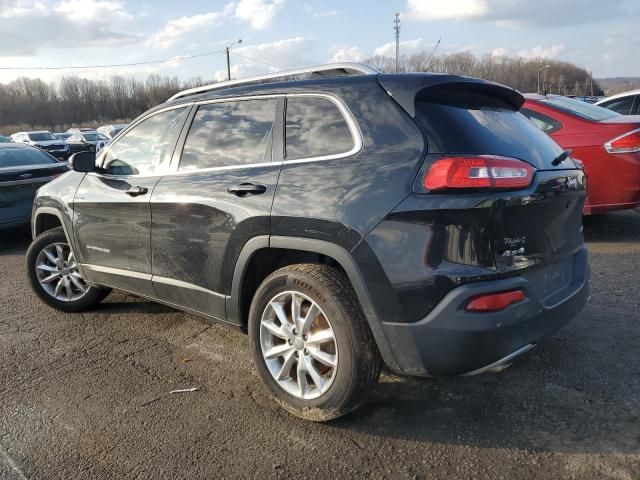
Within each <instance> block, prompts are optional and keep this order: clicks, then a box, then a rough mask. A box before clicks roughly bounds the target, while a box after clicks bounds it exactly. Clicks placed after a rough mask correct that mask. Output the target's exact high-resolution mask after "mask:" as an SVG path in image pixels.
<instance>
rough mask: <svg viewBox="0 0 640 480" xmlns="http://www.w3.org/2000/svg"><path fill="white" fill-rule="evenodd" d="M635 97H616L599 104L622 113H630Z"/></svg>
mask: <svg viewBox="0 0 640 480" xmlns="http://www.w3.org/2000/svg"><path fill="white" fill-rule="evenodd" d="M634 99H635V97H633V96H631V95H630V96H628V97H624V98H618V99H616V100H610V101H608V102H604V103H601V104H600V106H601V107H604V108H608V109H609V110H613V111H614V112H618V113H620V114H622V115H630V114H631V107H633V100H634Z"/></svg>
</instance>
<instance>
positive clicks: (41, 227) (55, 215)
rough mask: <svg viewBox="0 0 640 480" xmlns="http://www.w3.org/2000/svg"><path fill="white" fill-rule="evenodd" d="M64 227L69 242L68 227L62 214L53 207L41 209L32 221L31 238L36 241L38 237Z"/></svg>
mask: <svg viewBox="0 0 640 480" xmlns="http://www.w3.org/2000/svg"><path fill="white" fill-rule="evenodd" d="M58 227H62V228H63V230H64V233H65V235H66V236H67V240H69V233H68V232H67V227H66V225H65V223H64V220H63V218H62V214H61V213H60V212H59V211H58V210H56V209H55V208H51V207H39V208H38V209H37V210H36V211H35V212H33V220H32V221H31V236H32V237H33V238H34V239H35V238H36V237H37V236H38V235H40V234H41V233H43V232H46V231H47V230H53V229H54V228H58Z"/></svg>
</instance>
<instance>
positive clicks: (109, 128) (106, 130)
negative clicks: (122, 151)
mask: <svg viewBox="0 0 640 480" xmlns="http://www.w3.org/2000/svg"><path fill="white" fill-rule="evenodd" d="M126 127H127V124H126V123H120V124H116V125H103V126H102V127H99V128H98V129H97V130H96V131H97V132H98V133H101V134H103V135H104V136H105V137H107V138H109V140H111V139H112V138H113V137H115V136H116V135H117V134H119V133H120V132H121V131H122V130H124V129H125V128H126Z"/></svg>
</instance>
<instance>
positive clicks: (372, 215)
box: [27, 64, 588, 421]
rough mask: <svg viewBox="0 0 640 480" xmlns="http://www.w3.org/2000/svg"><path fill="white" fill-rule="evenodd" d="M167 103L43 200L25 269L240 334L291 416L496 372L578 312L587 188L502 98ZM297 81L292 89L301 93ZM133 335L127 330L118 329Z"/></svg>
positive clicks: (410, 78)
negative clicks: (418, 381) (411, 379)
mask: <svg viewBox="0 0 640 480" xmlns="http://www.w3.org/2000/svg"><path fill="white" fill-rule="evenodd" d="M279 77H285V78H267V77H257V78H253V79H248V80H244V81H241V82H235V81H232V82H223V83H221V84H215V85H211V86H207V87H201V88H197V89H193V90H189V91H185V92H181V93H179V94H177V95H175V96H174V97H172V98H171V99H170V100H169V101H167V102H166V103H165V104H162V105H160V106H158V107H157V108H154V109H152V110H150V111H148V112H146V113H144V114H143V115H142V116H141V117H139V118H138V119H137V120H135V121H134V122H132V123H131V124H130V125H129V126H128V127H127V128H126V130H125V131H123V132H122V133H121V134H120V135H119V136H118V137H117V138H116V139H115V140H114V141H113V142H112V143H110V144H109V145H108V146H107V147H106V148H105V149H104V150H103V151H101V152H100V153H99V155H98V156H97V158H95V157H94V156H93V155H92V154H90V153H88V152H84V153H79V154H76V155H75V156H74V157H73V160H72V163H73V168H74V171H72V172H69V173H67V174H65V175H63V176H62V177H60V178H58V179H57V180H55V181H54V182H52V183H50V184H48V185H47V186H45V187H43V188H41V189H40V191H39V192H38V195H37V197H36V199H35V204H34V211H33V236H34V242H33V244H32V245H31V247H30V249H29V251H28V254H27V271H28V274H29V277H30V280H31V284H32V286H33V289H34V291H35V292H36V293H37V294H38V295H39V296H40V298H42V299H43V300H44V301H45V302H47V303H48V304H49V305H51V306H53V307H55V308H58V309H61V310H64V311H68V312H74V311H80V310H84V309H87V308H91V307H94V306H95V305H96V304H97V303H98V302H100V301H101V300H102V299H104V298H105V297H106V296H107V295H108V293H109V289H110V288H118V289H122V290H126V291H128V292H132V293H134V294H137V295H140V296H142V297H146V298H149V299H152V300H155V301H158V302H162V303H164V304H167V305H170V306H173V307H176V308H179V309H182V310H185V311H188V312H192V313H194V314H197V315H201V316H203V317H205V318H207V319H209V320H212V321H215V322H221V323H224V324H226V325H229V326H231V327H234V328H237V329H239V330H241V331H243V332H248V334H249V336H250V345H251V350H252V354H253V358H254V360H255V364H256V368H257V370H258V372H259V374H260V376H261V378H262V380H263V381H264V383H265V385H266V386H267V388H268V389H269V390H270V391H271V393H272V394H273V395H274V397H275V398H276V399H277V401H278V402H279V403H280V404H281V405H282V406H283V407H284V408H285V409H287V410H288V411H290V412H292V413H293V414H295V415H298V416H300V417H303V418H306V419H309V420H315V421H323V420H328V419H331V418H335V417H338V416H340V415H343V414H345V413H347V412H349V411H350V410H352V409H354V408H355V407H357V406H358V405H360V404H361V403H362V402H363V401H364V399H365V397H366V393H367V391H368V390H369V389H370V387H371V386H372V385H374V384H375V383H376V381H377V379H378V376H379V373H380V369H381V366H382V364H383V362H384V363H385V364H386V365H387V366H388V367H389V368H390V369H392V370H393V371H396V372H399V373H404V374H410V375H421V376H427V375H431V376H441V375H460V374H474V373H480V372H482V371H486V370H493V369H498V368H501V367H503V366H504V365H506V364H508V363H509V362H510V361H511V359H512V358H514V357H515V356H517V355H519V354H521V353H523V352H525V351H527V350H529V349H530V348H532V347H533V346H534V345H535V344H536V342H538V341H539V339H540V338H542V337H543V336H545V335H547V334H549V333H550V332H553V331H554V330H556V329H558V328H559V327H561V326H562V325H564V324H565V323H566V322H568V321H569V320H570V319H571V318H572V317H573V316H574V315H575V314H576V313H577V312H578V311H579V310H580V309H581V308H582V307H583V305H584V304H585V302H586V301H587V297H588V286H587V284H588V266H587V254H586V249H585V246H584V243H583V237H582V207H583V203H584V200H585V188H586V184H585V176H584V173H583V171H582V170H581V169H580V167H579V163H577V162H574V161H573V160H572V158H571V157H570V156H569V155H568V153H567V152H563V151H562V149H560V148H559V147H558V145H556V144H555V143H554V142H553V141H552V140H550V139H549V137H547V136H546V135H545V134H544V133H542V132H541V131H539V130H538V129H537V128H536V127H535V126H533V125H532V124H531V123H530V122H529V121H528V120H527V119H526V118H525V117H524V116H522V115H521V114H520V113H519V112H518V110H519V108H520V106H521V105H522V103H523V101H524V99H523V97H522V95H520V94H519V93H518V92H516V91H515V90H513V89H510V88H508V87H505V86H502V85H498V84H495V83H490V82H486V81H482V80H478V79H473V78H464V77H458V76H452V75H431V74H399V75H385V74H380V73H378V72H376V71H374V70H373V69H371V68H369V67H366V66H362V65H357V64H337V65H329V66H324V67H318V68H315V69H305V70H301V71H294V72H285V73H284V74H279ZM303 77H307V78H303ZM132 321H133V319H132Z"/></svg>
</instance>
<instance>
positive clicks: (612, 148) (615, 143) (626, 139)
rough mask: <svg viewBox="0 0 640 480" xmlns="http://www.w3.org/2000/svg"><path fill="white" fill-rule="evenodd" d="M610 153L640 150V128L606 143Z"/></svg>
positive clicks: (605, 146) (605, 145)
mask: <svg viewBox="0 0 640 480" xmlns="http://www.w3.org/2000/svg"><path fill="white" fill-rule="evenodd" d="M604 148H605V149H606V150H607V152H609V153H634V152H640V128H639V129H637V130H632V131H631V132H627V133H625V134H623V135H620V136H619V137H616V138H614V139H613V140H611V141H609V142H607V143H605V144H604Z"/></svg>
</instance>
